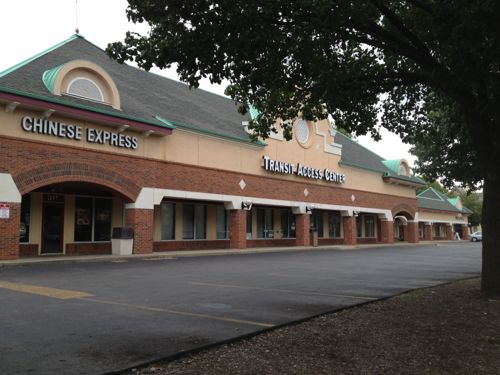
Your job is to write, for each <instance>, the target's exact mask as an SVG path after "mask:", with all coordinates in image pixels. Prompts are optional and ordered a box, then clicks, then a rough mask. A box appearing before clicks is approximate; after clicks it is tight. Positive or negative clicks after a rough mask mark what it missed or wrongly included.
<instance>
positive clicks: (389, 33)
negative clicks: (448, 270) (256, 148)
mask: <svg viewBox="0 0 500 375" xmlns="http://www.w3.org/2000/svg"><path fill="white" fill-rule="evenodd" d="M127 15H128V17H129V19H130V20H131V21H133V22H147V23H148V24H149V25H150V31H149V33H148V34H147V35H145V36H141V35H138V34H135V33H127V35H126V37H125V41H124V43H120V42H117V43H113V44H111V45H109V46H108V51H109V53H110V55H111V56H112V57H114V58H115V59H117V60H118V61H119V62H124V61H126V60H134V61H136V62H137V63H138V64H139V66H141V67H143V68H145V69H149V68H151V67H152V66H153V65H156V66H158V67H159V68H166V67H168V66H170V65H171V64H173V63H177V64H178V73H179V74H180V77H181V79H182V80H184V81H186V82H188V83H189V84H190V85H191V86H194V87H196V86H197V85H198V81H199V79H200V78H201V77H210V80H211V81H212V82H214V83H220V82H221V81H222V80H223V79H227V80H229V82H230V83H231V84H230V86H229V87H228V88H227V91H226V92H227V94H228V95H230V96H231V97H232V98H234V99H235V100H237V101H239V102H240V103H243V105H242V107H241V110H242V111H245V110H246V108H245V107H246V105H247V104H251V105H253V106H254V107H256V108H257V109H258V110H259V111H260V113H261V115H260V116H258V117H257V119H256V121H254V122H253V123H252V124H251V125H252V127H253V129H254V131H255V132H256V134H257V135H259V136H261V137H264V138H265V137H267V136H269V134H270V131H273V130H272V129H273V124H274V122H275V119H277V118H279V119H282V122H283V126H284V127H285V130H286V132H285V134H286V135H287V136H291V132H290V129H291V120H292V119H294V118H296V117H297V116H298V115H299V114H300V115H301V116H303V117H305V118H306V119H318V118H325V117H327V116H328V115H331V116H332V117H333V119H334V121H335V122H336V124H337V126H338V127H341V128H343V129H345V130H347V131H348V132H354V134H356V135H360V134H366V133H370V134H371V135H372V136H373V137H374V138H375V139H378V138H379V133H378V130H379V126H384V127H385V128H387V129H389V130H392V131H395V132H397V133H398V134H400V136H401V137H402V139H403V140H405V141H412V140H417V141H419V142H423V143H427V144H429V145H431V146H432V144H433V143H437V144H438V145H439V147H438V146H437V145H436V147H430V146H429V148H428V150H429V151H428V153H427V154H426V156H427V158H426V159H425V160H424V161H423V162H424V163H425V162H426V161H431V162H432V163H433V164H432V166H433V167H431V168H429V170H431V171H432V170H434V169H435V170H436V171H439V173H440V174H441V177H444V182H445V183H450V181H452V180H460V181H461V182H462V183H463V184H465V185H466V186H472V187H474V186H476V185H477V183H478V182H484V207H483V232H484V241H483V272H482V290H483V291H484V293H486V294H487V295H488V296H500V250H499V246H500V231H498V230H495V229H496V228H495V226H496V225H498V224H497V223H499V222H500V199H497V197H498V196H499V195H500V174H499V173H500V168H499V167H498V166H499V165H500V105H498V103H500V69H499V63H500V42H499V41H500V28H499V27H498V19H500V2H498V1H494V0H450V1H438V0H406V1H405V0H387V1H384V0H358V1H352V0H349V1H348V0H286V1H284V0H273V1H267V2H263V1H255V0H244V1H242V0H191V1H185V0H163V1H161V0H156V1H155V0H129V6H128V9H127ZM443 106H444V108H443ZM379 117H380V118H381V121H380V123H379Z"/></svg>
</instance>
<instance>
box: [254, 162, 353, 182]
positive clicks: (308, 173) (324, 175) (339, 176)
mask: <svg viewBox="0 0 500 375" xmlns="http://www.w3.org/2000/svg"><path fill="white" fill-rule="evenodd" d="M262 159H263V165H262V167H263V168H264V169H265V170H266V171H269V172H274V173H280V174H294V175H296V176H298V177H304V178H310V179H313V180H325V181H328V182H335V183H338V184H342V183H344V182H345V181H346V176H345V174H343V173H337V172H333V171H330V170H329V169H318V168H312V167H308V166H306V165H302V164H301V163H297V166H294V164H292V163H287V162H283V161H277V160H273V159H271V158H269V156H263V157H262Z"/></svg>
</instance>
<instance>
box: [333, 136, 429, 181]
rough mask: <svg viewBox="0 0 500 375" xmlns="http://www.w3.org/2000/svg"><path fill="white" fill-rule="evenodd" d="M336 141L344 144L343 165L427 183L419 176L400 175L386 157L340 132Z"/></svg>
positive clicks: (398, 178) (395, 177) (403, 179)
mask: <svg viewBox="0 0 500 375" xmlns="http://www.w3.org/2000/svg"><path fill="white" fill-rule="evenodd" d="M335 143H338V144H340V145H342V156H341V159H340V163H341V164H343V165H347V166H351V167H356V168H362V169H367V170H370V171H373V172H380V173H381V174H382V175H383V176H384V177H390V178H393V179H396V180H400V181H401V182H402V183H405V182H408V183H411V184H416V185H425V182H424V181H422V180H421V179H420V178H418V177H415V176H400V175H398V174H397V172H398V171H397V168H396V171H393V170H392V169H390V168H389V167H388V166H387V165H386V164H385V162H386V160H384V158H382V157H381V156H379V155H377V154H376V153H374V152H373V151H371V150H369V149H367V148H366V147H364V146H362V145H360V144H359V143H358V142H356V141H354V140H352V139H350V138H349V137H347V136H346V135H344V134H342V133H340V132H337V133H336V134H335Z"/></svg>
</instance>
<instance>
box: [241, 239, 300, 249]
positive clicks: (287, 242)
mask: <svg viewBox="0 0 500 375" xmlns="http://www.w3.org/2000/svg"><path fill="white" fill-rule="evenodd" d="M279 246H282V247H287V246H295V238H283V239H258V240H247V247H248V248H255V247H279Z"/></svg>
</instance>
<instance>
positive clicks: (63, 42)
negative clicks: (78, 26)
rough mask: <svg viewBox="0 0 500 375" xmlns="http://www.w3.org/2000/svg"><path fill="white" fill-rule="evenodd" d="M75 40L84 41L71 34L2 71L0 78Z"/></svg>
mask: <svg viewBox="0 0 500 375" xmlns="http://www.w3.org/2000/svg"><path fill="white" fill-rule="evenodd" d="M77 38H82V39H85V38H84V37H83V36H82V35H80V34H73V35H72V36H71V37H69V38H68V39H66V40H63V41H62V42H60V43H57V44H55V45H53V46H52V47H50V48H47V49H46V50H44V51H42V52H40V53H38V54H36V55H35V56H32V57H30V58H28V59H26V60H24V61H21V62H20V63H17V64H16V65H14V66H11V67H10V68H8V69H6V70H4V71H3V72H0V77H3V76H6V75H7V74H10V73H12V72H14V71H16V70H18V69H19V68H22V67H23V66H25V65H27V64H29V63H30V62H32V61H35V60H36V59H38V58H40V57H42V56H44V55H46V54H48V53H49V52H52V51H54V50H56V49H58V48H59V47H61V46H63V45H65V44H66V43H69V42H71V41H72V40H75V39H77Z"/></svg>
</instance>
